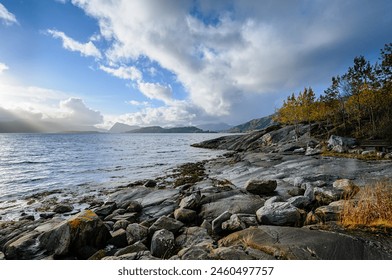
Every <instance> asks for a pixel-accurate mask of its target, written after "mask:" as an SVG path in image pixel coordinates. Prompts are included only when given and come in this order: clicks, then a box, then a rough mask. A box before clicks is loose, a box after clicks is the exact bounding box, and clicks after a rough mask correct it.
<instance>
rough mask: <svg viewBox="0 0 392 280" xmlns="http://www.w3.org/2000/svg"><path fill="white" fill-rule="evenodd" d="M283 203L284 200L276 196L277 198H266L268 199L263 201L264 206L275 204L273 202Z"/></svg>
mask: <svg viewBox="0 0 392 280" xmlns="http://www.w3.org/2000/svg"><path fill="white" fill-rule="evenodd" d="M284 201H285V200H284V198H283V197H281V196H279V195H277V196H273V197H271V198H268V199H267V200H266V201H265V203H264V206H267V205H271V204H272V203H275V202H284Z"/></svg>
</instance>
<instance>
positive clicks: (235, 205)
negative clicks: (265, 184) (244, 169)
mask: <svg viewBox="0 0 392 280" xmlns="http://www.w3.org/2000/svg"><path fill="white" fill-rule="evenodd" d="M264 202H265V200H264V199H262V198H261V197H260V196H258V195H253V194H249V193H248V194H236V195H232V196H229V197H225V198H222V199H218V200H216V201H213V202H210V203H205V204H203V205H202V206H201V210H200V213H199V215H200V217H201V218H203V219H205V220H207V221H209V222H212V221H213V220H214V219H216V218H217V217H218V216H219V215H221V214H222V213H223V212H225V211H229V212H230V213H232V214H238V213H243V214H254V213H255V212H256V211H257V209H259V208H260V207H261V206H263V205H264Z"/></svg>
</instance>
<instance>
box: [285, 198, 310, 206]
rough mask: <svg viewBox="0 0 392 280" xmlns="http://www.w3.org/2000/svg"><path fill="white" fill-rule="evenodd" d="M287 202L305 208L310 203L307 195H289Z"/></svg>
mask: <svg viewBox="0 0 392 280" xmlns="http://www.w3.org/2000/svg"><path fill="white" fill-rule="evenodd" d="M287 202H288V203H290V204H291V205H293V206H295V207H297V208H300V209H305V208H306V207H308V206H309V205H310V203H311V201H310V199H309V197H307V196H303V195H300V196H294V197H291V198H289V199H288V200H287Z"/></svg>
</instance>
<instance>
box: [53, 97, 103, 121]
mask: <svg viewBox="0 0 392 280" xmlns="http://www.w3.org/2000/svg"><path fill="white" fill-rule="evenodd" d="M60 110H61V111H63V112H64V114H63V117H62V121H65V122H68V123H76V124H79V125H96V124H99V123H102V122H103V116H102V115H101V113H100V112H98V111H95V110H93V109H91V108H88V107H87V106H86V105H85V104H84V102H83V100H82V99H81V98H75V97H71V98H68V99H67V100H64V101H61V102H60Z"/></svg>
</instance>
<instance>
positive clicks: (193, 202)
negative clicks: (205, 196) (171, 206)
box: [180, 192, 201, 210]
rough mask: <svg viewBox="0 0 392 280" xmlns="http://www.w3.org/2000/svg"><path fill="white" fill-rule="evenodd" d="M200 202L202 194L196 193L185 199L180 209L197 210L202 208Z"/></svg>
mask: <svg viewBox="0 0 392 280" xmlns="http://www.w3.org/2000/svg"><path fill="white" fill-rule="evenodd" d="M200 201H201V196H200V193H199V192H196V193H193V194H191V195H189V196H187V197H184V198H183V199H182V200H181V202H180V207H181V208H186V209H192V210H195V209H197V208H198V207H199V206H200Z"/></svg>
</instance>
